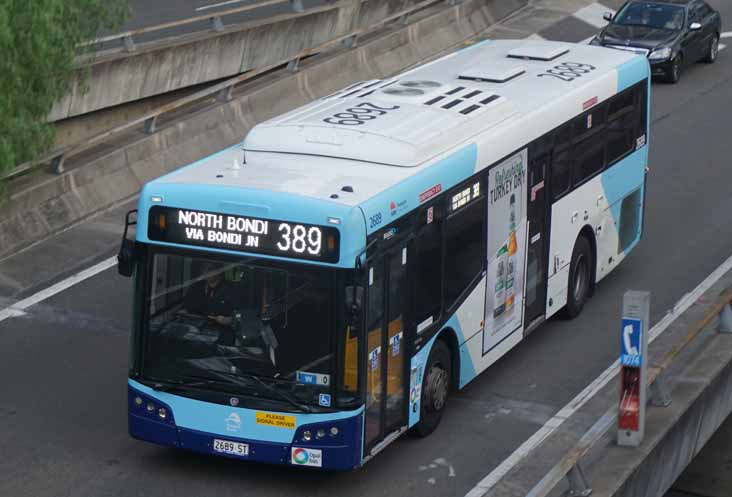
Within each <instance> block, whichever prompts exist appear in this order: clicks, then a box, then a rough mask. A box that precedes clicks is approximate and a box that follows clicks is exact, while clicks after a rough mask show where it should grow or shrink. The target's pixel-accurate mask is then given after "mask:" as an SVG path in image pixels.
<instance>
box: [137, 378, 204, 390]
mask: <svg viewBox="0 0 732 497" xmlns="http://www.w3.org/2000/svg"><path fill="white" fill-rule="evenodd" d="M212 383H217V382H216V380H200V379H198V378H183V379H180V380H176V381H165V382H161V381H155V382H154V383H153V384H152V386H151V388H152V389H153V390H155V391H157V392H170V391H171V390H175V389H176V388H181V387H183V388H185V387H200V386H204V385H210V384H212Z"/></svg>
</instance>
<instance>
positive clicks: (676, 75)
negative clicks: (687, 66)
mask: <svg viewBox="0 0 732 497" xmlns="http://www.w3.org/2000/svg"><path fill="white" fill-rule="evenodd" d="M683 66H684V56H683V55H682V54H681V53H679V54H677V55H676V57H674V60H672V61H671V67H670V68H669V70H668V73H667V74H666V81H667V82H668V83H671V84H672V85H675V84H676V83H678V82H679V80H680V79H681V68H682V67H683Z"/></svg>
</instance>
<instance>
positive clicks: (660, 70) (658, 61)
mask: <svg viewBox="0 0 732 497" xmlns="http://www.w3.org/2000/svg"><path fill="white" fill-rule="evenodd" d="M605 19H606V20H607V21H610V24H608V25H607V26H606V27H605V28H604V29H603V30H602V31H601V32H600V34H599V35H597V37H595V38H594V39H593V40H592V41H591V42H590V43H591V44H593V45H602V46H605V47H609V48H616V49H620V50H630V51H633V52H636V53H641V54H643V55H646V56H647V57H648V60H649V62H650V63H651V69H652V73H653V75H654V76H662V77H663V78H664V79H665V80H666V81H669V82H671V83H676V82H677V81H678V80H679V77H680V76H681V70H682V69H683V68H684V67H685V66H687V65H690V64H693V63H695V62H697V61H699V60H703V61H704V62H707V63H713V62H714V61H715V60H716V59H717V54H718V53H719V35H720V32H721V30H722V20H721V17H720V15H719V12H717V11H715V10H714V9H713V8H711V7H710V6H709V5H708V4H707V3H706V2H705V1H703V0H658V1H651V2H649V1H641V0H629V1H628V2H626V3H625V4H624V5H623V6H622V7H621V8H620V10H619V11H618V13H617V14H616V15H615V16H614V17H613V16H612V14H609V13H608V14H606V15H605Z"/></svg>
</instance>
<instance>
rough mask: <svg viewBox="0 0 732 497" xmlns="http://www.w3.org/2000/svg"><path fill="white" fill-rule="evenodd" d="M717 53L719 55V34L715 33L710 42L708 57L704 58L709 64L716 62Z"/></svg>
mask: <svg viewBox="0 0 732 497" xmlns="http://www.w3.org/2000/svg"><path fill="white" fill-rule="evenodd" d="M717 55H719V35H714V38H712V41H711V43H709V49H708V50H707V55H706V57H704V59H703V60H704V62H706V63H707V64H714V62H715V61H716V60H717Z"/></svg>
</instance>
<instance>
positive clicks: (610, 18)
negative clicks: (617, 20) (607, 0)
mask: <svg viewBox="0 0 732 497" xmlns="http://www.w3.org/2000/svg"><path fill="white" fill-rule="evenodd" d="M602 18H603V19H605V20H606V21H607V22H612V21H613V13H612V12H605V13H604V14H603V15H602Z"/></svg>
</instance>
